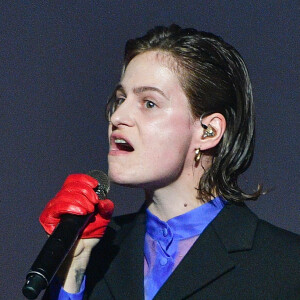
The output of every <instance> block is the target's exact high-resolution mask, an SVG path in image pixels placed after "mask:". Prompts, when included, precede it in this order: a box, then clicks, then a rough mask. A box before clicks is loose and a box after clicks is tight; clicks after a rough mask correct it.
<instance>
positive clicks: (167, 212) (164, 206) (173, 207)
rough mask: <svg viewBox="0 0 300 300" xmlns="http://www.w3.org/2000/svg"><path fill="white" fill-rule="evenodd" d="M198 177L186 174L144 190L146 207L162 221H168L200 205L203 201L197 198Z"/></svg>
mask: <svg viewBox="0 0 300 300" xmlns="http://www.w3.org/2000/svg"><path fill="white" fill-rule="evenodd" d="M196 178H197V179H196ZM199 178H200V176H195V174H187V176H184V177H180V178H179V179H178V180H176V181H175V182H173V183H171V184H169V185H168V186H166V187H163V188H159V189H156V190H154V191H152V190H146V191H145V193H146V203H147V206H148V209H149V210H150V212H151V213H152V214H154V215H155V216H157V217H158V218H159V219H161V220H162V221H168V220H170V219H172V218H174V217H176V216H179V215H182V214H184V213H186V212H188V211H190V210H192V209H194V208H196V207H198V206H200V205H202V204H203V203H204V202H203V201H201V200H200V199H198V198H197V187H198V181H199Z"/></svg>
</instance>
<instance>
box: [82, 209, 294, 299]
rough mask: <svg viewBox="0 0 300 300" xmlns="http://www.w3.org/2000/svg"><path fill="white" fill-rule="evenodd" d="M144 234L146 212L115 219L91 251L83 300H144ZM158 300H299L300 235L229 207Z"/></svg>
mask: <svg viewBox="0 0 300 300" xmlns="http://www.w3.org/2000/svg"><path fill="white" fill-rule="evenodd" d="M144 235H145V213H144V210H143V209H142V210H141V211H140V212H139V213H137V214H132V215H126V216H121V217H116V218H114V219H113V221H112V222H111V224H110V225H109V227H108V228H107V231H106V234H105V237H104V238H103V239H102V240H101V241H100V243H99V244H98V245H97V246H96V247H95V249H94V250H93V253H92V256H91V260H90V263H89V266H88V269H87V286H86V293H85V299H90V300H92V299H101V300H107V299H120V300H121V299H122V300H124V299H130V300H134V299H144V282H143V280H144V278H143V277H144V276H143V275H144V251H143V249H144ZM154 299H155V300H166V299H172V300H175V299H205V300H213V299H222V300H226V299H230V300H232V299H243V300H244V299H264V300H268V299H270V300H274V299H293V300H295V299H300V236H298V235H296V234H294V233H291V232H288V231H286V230H283V229H280V228H278V227H275V226H273V225H271V224H269V223H267V222H265V221H262V220H260V219H259V218H258V217H257V216H256V215H255V214H253V213H252V212H251V211H250V210H249V209H248V208H247V207H246V206H245V205H244V204H240V205H236V204H228V205H226V206H225V208H224V209H223V210H222V211H221V212H220V213H219V214H218V216H217V217H216V218H215V219H214V220H213V221H212V222H211V223H210V225H209V226H207V228H206V229H205V230H204V231H203V233H202V234H201V235H200V237H199V238H198V239H197V241H196V242H195V243H194V245H193V246H192V248H191V249H190V251H189V252H188V253H187V254H186V256H185V257H184V258H183V260H182V261H181V263H180V264H179V265H178V267H177V268H176V269H175V270H174V272H173V273H172V274H171V276H170V277H169V279H168V280H167V281H166V283H165V284H164V285H163V286H162V287H161V289H160V290H159V291H158V293H157V295H156V296H155V298H154Z"/></svg>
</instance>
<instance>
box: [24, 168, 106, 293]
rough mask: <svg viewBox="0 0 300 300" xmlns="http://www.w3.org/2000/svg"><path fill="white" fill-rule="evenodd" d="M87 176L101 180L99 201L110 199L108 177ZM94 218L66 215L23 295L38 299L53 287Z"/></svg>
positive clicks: (95, 172)
mask: <svg viewBox="0 0 300 300" xmlns="http://www.w3.org/2000/svg"><path fill="white" fill-rule="evenodd" d="M87 174H88V175H89V176H91V177H93V178H95V179H96V180H98V183H99V184H98V186H97V188H96V189H95V192H96V194H97V195H98V198H99V200H101V199H106V195H107V193H108V191H109V186H110V185H109V179H108V177H107V175H106V174H105V173H103V172H102V171H98V170H93V171H90V172H88V173H87ZM92 216H93V213H91V214H88V215H84V216H78V215H71V214H65V215H62V217H61V221H60V223H59V224H58V225H57V227H56V228H55V230H54V231H53V233H52V234H51V235H50V237H49V238H48V239H47V241H46V243H45V245H44V247H43V248H42V250H41V252H40V253H39V255H38V257H37V258H36V260H35V261H34V263H33V265H32V266H31V268H30V271H29V272H28V273H27V276H26V282H25V285H24V286H23V289H22V292H23V295H24V296H25V297H26V298H27V299H36V298H37V297H38V295H39V294H40V292H41V291H42V290H43V289H45V288H46V287H47V286H48V285H49V283H50V282H51V280H52V279H53V277H54V275H55V274H56V272H57V271H58V269H59V267H60V266H61V264H62V263H63V261H64V260H65V258H66V256H67V254H68V253H69V251H70V250H71V249H72V247H73V245H74V244H75V242H76V241H77V239H78V236H79V235H80V234H81V232H82V231H83V229H84V228H85V226H86V224H87V223H88V221H89V219H90V218H91V217H92Z"/></svg>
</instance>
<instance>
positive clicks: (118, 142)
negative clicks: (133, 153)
mask: <svg viewBox="0 0 300 300" xmlns="http://www.w3.org/2000/svg"><path fill="white" fill-rule="evenodd" d="M115 143H116V144H127V142H126V141H125V140H123V139H115Z"/></svg>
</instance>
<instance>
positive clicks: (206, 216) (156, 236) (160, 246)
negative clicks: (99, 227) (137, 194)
mask: <svg viewBox="0 0 300 300" xmlns="http://www.w3.org/2000/svg"><path fill="white" fill-rule="evenodd" d="M224 205H225V201H223V200H222V199H221V198H220V197H216V198H215V199H213V200H211V201H209V202H207V203H205V204H203V205H201V206H199V207H197V208H195V209H193V210H191V211H189V212H187V213H185V214H183V215H180V216H177V217H174V218H172V219H170V220H168V221H167V222H164V221H161V220H160V219H159V218H158V217H156V216H154V215H153V214H151V212H150V211H149V210H147V211H146V213H147V221H146V235H145V244H144V255H145V261H144V291H145V299H146V300H150V299H153V298H154V296H155V295H156V293H157V292H158V290H159V289H160V288H161V286H162V285H163V284H164V283H165V281H166V280H167V279H168V277H169V276H170V275H171V274H172V272H173V271H174V269H175V268H176V267H177V266H178V264H179V263H180V261H181V260H182V258H183V257H184V256H185V254H186V253H187V252H188V251H189V249H190V248H191V246H192V245H193V243H194V242H195V241H196V239H197V238H198V237H199V235H200V234H201V233H202V232H203V230H204V229H205V228H206V227H207V225H208V224H209V223H210V222H211V221H212V220H213V219H214V218H215V217H216V216H217V214H218V213H219V212H220V211H221V210H222V208H223V207H224Z"/></svg>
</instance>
